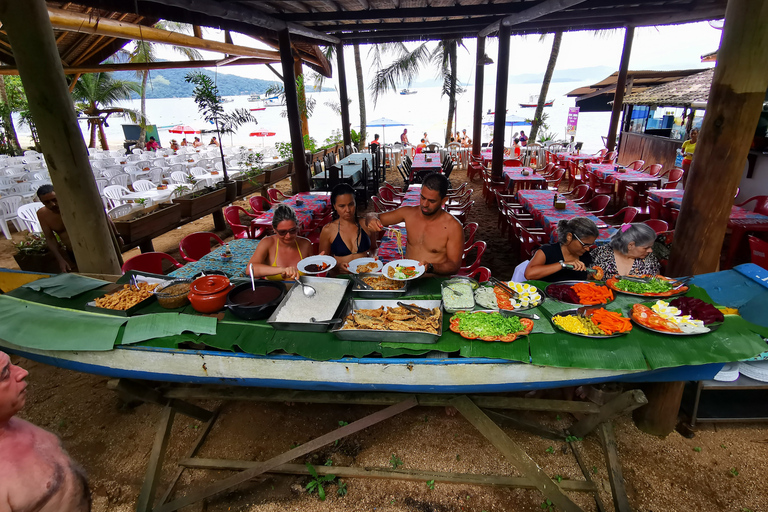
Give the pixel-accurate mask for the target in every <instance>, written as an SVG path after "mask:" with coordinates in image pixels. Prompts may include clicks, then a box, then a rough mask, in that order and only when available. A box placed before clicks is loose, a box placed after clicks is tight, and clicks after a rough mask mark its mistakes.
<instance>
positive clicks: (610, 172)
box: [586, 164, 661, 203]
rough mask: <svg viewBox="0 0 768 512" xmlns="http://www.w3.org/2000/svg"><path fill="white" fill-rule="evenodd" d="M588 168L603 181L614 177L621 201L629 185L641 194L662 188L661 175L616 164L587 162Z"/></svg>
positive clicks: (617, 197)
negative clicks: (653, 174) (652, 174)
mask: <svg viewBox="0 0 768 512" xmlns="http://www.w3.org/2000/svg"><path fill="white" fill-rule="evenodd" d="M586 169H587V170H588V171H589V172H591V173H592V174H594V175H595V176H596V177H597V178H598V179H599V180H601V181H605V180H606V179H610V178H613V180H614V181H615V183H616V199H617V200H618V202H619V203H621V202H623V201H624V195H625V194H626V191H627V187H632V189H633V190H634V191H635V192H637V193H638V195H640V196H645V195H647V193H648V190H649V189H652V188H661V177H660V176H651V175H650V174H648V173H645V172H641V171H635V170H630V169H626V168H624V167H621V166H617V165H614V164H587V165H586Z"/></svg>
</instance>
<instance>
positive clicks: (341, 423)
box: [339, 420, 349, 427]
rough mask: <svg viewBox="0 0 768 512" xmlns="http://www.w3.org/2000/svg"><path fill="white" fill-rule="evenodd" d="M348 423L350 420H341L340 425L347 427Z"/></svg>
mask: <svg viewBox="0 0 768 512" xmlns="http://www.w3.org/2000/svg"><path fill="white" fill-rule="evenodd" d="M347 425H349V422H348V421H344V420H339V426H340V427H346V426H347Z"/></svg>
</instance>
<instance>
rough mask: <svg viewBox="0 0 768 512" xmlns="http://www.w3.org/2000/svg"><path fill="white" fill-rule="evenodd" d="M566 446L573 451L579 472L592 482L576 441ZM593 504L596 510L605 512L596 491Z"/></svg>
mask: <svg viewBox="0 0 768 512" xmlns="http://www.w3.org/2000/svg"><path fill="white" fill-rule="evenodd" d="M568 446H570V447H571V452H573V457H574V458H575V459H576V462H577V463H578V465H579V468H580V469H581V474H582V475H584V479H585V480H586V481H587V482H589V483H594V482H593V480H592V475H591V474H590V471H589V469H588V468H587V465H586V464H585V463H584V457H582V456H581V451H580V450H579V447H578V446H576V443H568ZM561 483H562V482H561ZM595 505H596V506H597V510H598V512H605V505H604V504H603V500H602V499H600V495H599V494H598V493H595Z"/></svg>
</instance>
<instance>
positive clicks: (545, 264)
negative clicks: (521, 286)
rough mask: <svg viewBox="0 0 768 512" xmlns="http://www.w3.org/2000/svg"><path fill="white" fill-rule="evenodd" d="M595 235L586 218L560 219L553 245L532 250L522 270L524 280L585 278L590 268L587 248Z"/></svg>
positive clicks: (590, 257) (590, 246) (594, 229)
mask: <svg viewBox="0 0 768 512" xmlns="http://www.w3.org/2000/svg"><path fill="white" fill-rule="evenodd" d="M599 235H600V232H599V231H598V229H597V225H596V224H595V223H594V222H592V221H591V220H589V219H588V218H586V217H574V218H572V219H570V220H561V221H560V222H558V223H557V242H556V243H554V244H547V245H543V246H542V247H541V248H540V249H539V250H538V251H536V254H534V255H533V258H531V262H530V263H529V264H528V268H526V269H525V278H526V279H536V280H540V281H548V282H555V281H569V280H579V281H583V280H585V279H587V277H588V272H587V268H589V267H591V266H592V255H591V254H590V249H591V248H592V247H593V246H594V244H595V240H597V237H598V236H599ZM571 267H572V268H571Z"/></svg>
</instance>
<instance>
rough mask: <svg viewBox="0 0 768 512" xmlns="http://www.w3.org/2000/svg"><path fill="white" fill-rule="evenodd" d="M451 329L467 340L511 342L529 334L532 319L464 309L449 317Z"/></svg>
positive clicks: (531, 327)
mask: <svg viewBox="0 0 768 512" xmlns="http://www.w3.org/2000/svg"><path fill="white" fill-rule="evenodd" d="M450 322H451V330H452V331H453V332H455V333H457V334H458V335H459V336H461V337H462V338H466V339H468V340H475V339H479V340H482V341H504V342H507V343H509V342H512V341H515V340H516V339H517V338H519V337H520V336H525V335H527V334H530V332H531V331H532V330H533V320H530V319H528V318H520V317H518V316H509V317H507V316H503V315H502V314H501V313H499V312H498V311H466V312H459V313H456V314H455V315H453V316H452V317H451V320H450Z"/></svg>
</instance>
